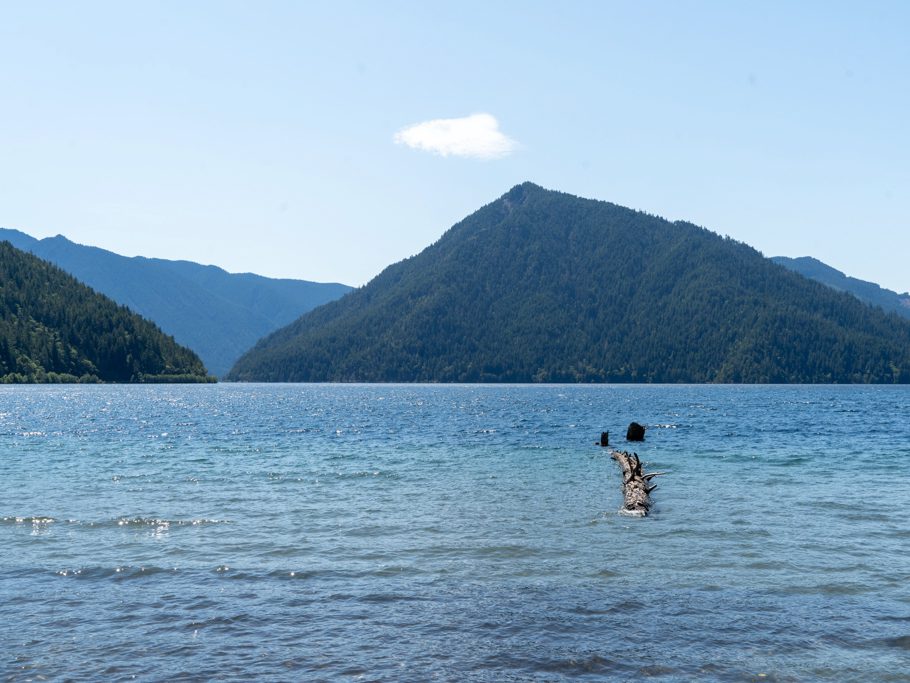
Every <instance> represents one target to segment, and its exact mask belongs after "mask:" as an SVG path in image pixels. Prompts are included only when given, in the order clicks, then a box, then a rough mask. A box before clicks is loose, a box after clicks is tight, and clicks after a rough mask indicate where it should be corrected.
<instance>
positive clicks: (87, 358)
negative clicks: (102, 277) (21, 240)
mask: <svg viewBox="0 0 910 683" xmlns="http://www.w3.org/2000/svg"><path fill="white" fill-rule="evenodd" d="M210 379H212V378H210V377H208V376H207V375H206V371H205V368H204V367H203V364H202V361H201V360H200V359H199V357H198V356H197V355H196V354H194V353H193V352H192V351H190V350H189V349H187V348H184V347H182V346H179V345H178V344H177V343H176V342H175V341H174V339H173V338H172V337H169V336H167V335H165V334H164V333H163V332H162V331H161V330H160V329H159V328H157V327H156V326H155V325H154V324H153V323H151V322H149V321H148V320H145V319H143V318H142V317H140V316H139V315H137V314H136V313H133V312H132V311H130V310H129V309H127V308H125V307H124V306H120V305H118V304H117V303H115V302H114V301H112V300H111V299H109V298H108V297H106V296H104V295H102V294H98V293H97V292H95V291H94V290H92V289H91V288H90V287H87V286H86V285H84V284H82V283H81V282H78V281H77V280H76V279H75V278H74V277H73V276H71V275H69V274H67V273H65V272H64V271H63V270H61V269H60V268H58V267H57V266H54V265H52V264H50V263H48V262H47V261H44V260H42V259H39V258H38V257H36V256H33V255H32V254H28V253H26V252H24V251H22V250H20V249H16V248H15V247H13V246H12V245H11V244H10V243H9V242H5V241H0V382H3V383H10V382H12V383H20V382H206V381H209V380H210Z"/></svg>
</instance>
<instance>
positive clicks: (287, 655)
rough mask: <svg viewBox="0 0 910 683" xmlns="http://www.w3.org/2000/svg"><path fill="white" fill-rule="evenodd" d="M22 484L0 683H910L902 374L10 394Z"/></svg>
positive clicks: (9, 479)
mask: <svg viewBox="0 0 910 683" xmlns="http://www.w3.org/2000/svg"><path fill="white" fill-rule="evenodd" d="M632 420H637V421H639V422H642V423H643V424H647V425H649V430H648V434H647V440H646V441H645V442H644V443H643V444H636V448H635V449H634V450H636V451H637V452H638V453H639V455H641V456H642V458H643V460H645V461H646V463H647V465H646V468H647V469H660V470H667V471H669V472H670V474H668V475H667V476H664V477H661V478H660V479H658V480H656V481H657V482H658V484H659V486H658V489H657V490H656V491H655V492H654V494H653V495H654V499H655V502H656V507H655V510H654V513H653V515H652V516H651V517H648V518H646V519H630V518H627V517H622V516H620V515H618V514H617V510H618V508H619V506H620V501H621V497H620V492H619V484H620V481H619V473H618V468H617V466H616V465H615V463H613V462H612V461H611V460H610V459H609V457H608V453H607V451H606V450H605V449H601V448H599V447H596V446H594V445H593V443H594V441H595V440H596V439H597V438H598V437H599V435H600V432H601V431H603V430H607V429H609V430H610V432H611V441H612V442H613V443H614V444H617V445H620V446H622V445H623V440H622V438H621V437H622V435H623V434H624V429H625V426H626V425H627V424H628V423H629V422H630V421H632ZM0 487H2V489H0V490H2V497H0V547H2V548H3V555H2V557H0V643H2V645H0V652H2V658H0V673H2V675H3V679H4V680H7V679H12V680H19V679H22V680H26V679H37V678H38V677H44V678H47V679H54V678H64V677H67V676H70V677H72V678H74V679H89V678H109V679H129V678H131V677H132V676H136V677H137V678H139V679H153V680H166V679H173V678H179V677H183V678H184V679H187V680H206V679H211V678H218V679H220V680H251V679H257V678H258V679H262V680H267V679H274V680H288V679H290V680H306V679H310V680H313V679H316V680H319V679H335V678H357V677H358V676H362V677H363V679H364V680H426V679H428V678H436V679H439V680H453V681H454V680H459V681H460V680H489V681H504V680H505V681H507V680H515V681H519V680H569V679H575V678H581V677H586V676H591V675H593V676H601V677H603V678H607V679H609V678H611V677H612V678H619V679H623V678H630V679H637V678H642V677H648V678H650V679H654V680H680V679H682V680H688V679H693V678H697V679H701V680H751V679H752V678H756V677H760V679H761V680H819V679H822V680H832V681H835V680H836V681H842V680H910V675H908V673H907V672H908V671H910V667H908V665H907V662H908V658H910V589H908V585H910V559H908V558H910V522H908V520H910V390H908V389H907V388H897V387H724V386H710V387H701V386H698V387H693V386H571V387H570V386H356V385H351V386H347V385H345V386H340V385H283V386H264V385H234V386H232V385H220V386H203V387H198V386H197V387H194V386H174V387H166V386H150V387H136V386H108V387H101V386H98V387H64V386H57V387H0Z"/></svg>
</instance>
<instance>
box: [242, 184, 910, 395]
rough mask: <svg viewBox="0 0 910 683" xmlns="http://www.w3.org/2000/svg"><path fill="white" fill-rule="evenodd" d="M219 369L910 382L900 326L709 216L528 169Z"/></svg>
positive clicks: (315, 374) (438, 377) (356, 376)
mask: <svg viewBox="0 0 910 683" xmlns="http://www.w3.org/2000/svg"><path fill="white" fill-rule="evenodd" d="M228 379H232V380H245V381H367V382H369V381H381V382H390V381H403V382H908V381H910V323H908V322H906V321H904V320H901V319H899V318H898V317H896V316H888V315H886V314H884V313H883V312H882V311H880V310H877V309H874V308H871V307H869V306H866V305H865V304H862V303H861V302H859V301H857V300H856V299H855V298H854V297H852V296H850V295H848V294H843V293H838V292H835V291H832V290H831V289H829V288H827V287H825V286H823V285H821V284H818V283H816V282H812V281H810V280H807V279H806V278H804V277H801V276H799V275H797V274H795V273H793V272H790V271H789V270H787V269H785V268H783V267H781V266H778V265H777V264H774V263H772V262H771V261H770V260H768V259H766V258H764V257H763V256H762V255H761V254H760V253H759V252H758V251H756V250H755V249H753V248H751V247H749V246H748V245H745V244H742V243H739V242H735V241H733V240H731V239H728V238H723V237H720V236H718V235H716V234H714V233H712V232H710V231H708V230H705V229H704V228H700V227H698V226H695V225H692V224H690V223H686V222H675V223H671V222H669V221H666V220H663V219H661V218H658V217H656V216H651V215H648V214H646V213H642V212H637V211H633V210H631V209H627V208H624V207H621V206H616V205H614V204H610V203H607V202H602V201H594V200H589V199H581V198H578V197H574V196H571V195H568V194H563V193H560V192H553V191H548V190H545V189H543V188H541V187H538V186H536V185H533V184H531V183H524V184H522V185H519V186H516V187H514V188H513V189H512V190H510V191H509V192H508V193H506V194H505V195H503V196H502V197H501V198H500V199H498V200H496V201H494V202H492V203H491V204H488V205H486V206H484V207H483V208H481V209H480V210H478V211H477V212H475V213H474V214H472V215H470V216H468V217H467V218H465V219H464V220H462V221H461V222H460V223H458V224H456V225H455V226H454V227H452V228H451V229H450V230H448V231H447V232H446V233H445V234H444V235H443V236H442V238H440V239H439V240H438V241H437V242H436V243H435V244H433V245H431V246H430V247H428V248H426V249H425V250H424V251H422V252H421V253H420V254H418V255H417V256H414V257H412V258H409V259H406V260H404V261H401V262H400V263H396V264H394V265H392V266H390V267H388V268H386V269H385V270H384V271H383V272H382V273H381V274H380V275H379V276H377V277H376V278H375V279H374V280H372V281H371V282H370V283H369V284H368V285H366V286H365V287H363V288H361V289H359V290H356V291H354V292H352V293H351V294H349V295H348V296H346V297H344V298H343V299H341V300H339V301H335V302H333V303H329V304H327V305H325V306H322V307H320V308H318V309H316V310H314V311H312V312H310V313H309V314H307V315H304V316H303V317H301V318H300V319H299V320H297V321H296V322H294V323H292V324H291V325H289V326H287V327H285V328H283V329H281V330H279V331H277V332H275V333H273V334H272V335H270V336H269V337H267V338H265V339H263V340H262V341H261V342H259V343H258V344H257V345H256V346H255V347H254V348H253V349H252V350H251V351H249V352H248V353H247V354H245V355H244V356H243V357H241V358H240V360H239V361H238V362H237V364H236V365H235V366H234V368H233V369H232V371H231V372H230V373H229V375H228Z"/></svg>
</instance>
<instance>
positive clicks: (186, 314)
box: [0, 228, 351, 376]
mask: <svg viewBox="0 0 910 683" xmlns="http://www.w3.org/2000/svg"><path fill="white" fill-rule="evenodd" d="M0 240H8V241H9V242H11V243H12V244H13V246H15V247H18V248H19V249H23V250H25V251H28V252H31V253H33V254H35V255H36V256H39V257H40V258H43V259H46V260H48V261H50V262H51V263H54V264H56V265H58V266H60V267H61V268H63V269H64V270H65V271H67V272H68V273H70V274H72V275H74V276H75V277H76V278H78V279H79V280H81V281H82V282H85V283H86V284H87V285H89V286H90V287H92V288H94V289H95V290H97V291H99V292H101V293H103V294H105V295H107V296H109V297H110V298H112V299H113V300H114V301H116V302H117V303H120V304H123V305H125V306H129V307H130V308H131V309H132V310H134V311H135V312H137V313H139V314H140V315H142V316H145V317H146V318H148V319H150V320H152V321H154V322H155V323H156V324H157V325H159V326H160V327H161V329H162V330H164V331H165V332H166V333H168V334H170V335H173V336H174V338H175V339H176V340H177V341H178V342H179V343H181V344H184V345H186V346H188V347H190V348H191V349H193V350H194V351H195V352H196V353H198V354H199V356H200V357H201V358H202V359H203V361H204V362H205V365H206V367H207V368H208V369H209V371H210V372H212V373H213V374H215V375H218V376H220V375H223V374H224V373H226V372H227V371H228V369H230V367H231V365H232V364H233V363H234V361H235V360H236V359H237V358H238V357H239V356H240V354H242V353H243V352H244V351H246V350H248V349H249V348H250V347H251V346H252V345H253V344H254V343H256V341H257V340H259V339H260V338H261V337H263V336H265V335H267V334H268V333H270V332H272V331H274V330H276V329H278V328H280V327H282V326H283V325H286V324H288V323H289V322H291V321H293V320H295V319H296V318H297V317H299V316H300V315H301V314H303V313H305V312H307V311H309V310H311V309H313V308H315V307H316V306H319V305H321V304H324V303H326V302H328V301H332V300H334V299H337V298H338V297H340V296H342V295H344V294H345V293H347V292H348V291H349V290H350V289H351V288H350V287H348V286H347V285H342V284H336V283H328V284H323V283H317V282H307V281H305V280H284V279H272V278H267V277H262V276H260V275H253V274H252V273H228V272H226V271H224V270H222V269H221V268H218V267H216V266H204V265H200V264H198V263H193V262H190V261H168V260H165V259H156V258H145V257H142V256H136V257H132V258H130V257H126V256H121V255H119V254H115V253H113V252H110V251H106V250H104V249H99V248H98V247H91V246H85V245H81V244H76V243H74V242H71V241H70V240H68V239H67V238H66V237H63V236H62V235H57V236H56V237H48V238H45V239H41V240H38V239H35V238H34V237H31V236H29V235H26V234H25V233H23V232H20V231H18V230H8V229H2V228H0Z"/></svg>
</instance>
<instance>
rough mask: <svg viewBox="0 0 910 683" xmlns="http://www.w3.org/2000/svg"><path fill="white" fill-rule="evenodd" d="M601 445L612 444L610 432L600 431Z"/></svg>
mask: <svg viewBox="0 0 910 683" xmlns="http://www.w3.org/2000/svg"><path fill="white" fill-rule="evenodd" d="M600 445H601V446H602V447H606V446H609V445H610V432H601V433H600Z"/></svg>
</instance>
